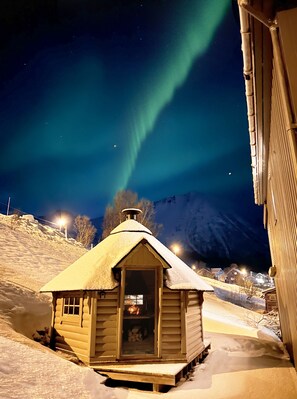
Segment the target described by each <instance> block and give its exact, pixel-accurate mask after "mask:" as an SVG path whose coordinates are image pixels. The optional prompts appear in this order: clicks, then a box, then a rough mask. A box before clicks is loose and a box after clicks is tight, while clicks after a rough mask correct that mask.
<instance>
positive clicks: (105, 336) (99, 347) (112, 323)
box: [93, 288, 119, 361]
mask: <svg viewBox="0 0 297 399" xmlns="http://www.w3.org/2000/svg"><path fill="white" fill-rule="evenodd" d="M118 292H119V289H118V288H116V289H114V290H113V291H106V292H105V293H104V294H103V295H101V298H100V293H99V294H97V298H96V303H97V306H96V308H97V312H96V320H95V322H96V329H93V331H95V333H96V339H95V358H100V360H101V361H104V360H106V361H107V360H115V359H116V355H117V332H118V310H117V308H118V301H119V298H118ZM94 360H95V359H94Z"/></svg>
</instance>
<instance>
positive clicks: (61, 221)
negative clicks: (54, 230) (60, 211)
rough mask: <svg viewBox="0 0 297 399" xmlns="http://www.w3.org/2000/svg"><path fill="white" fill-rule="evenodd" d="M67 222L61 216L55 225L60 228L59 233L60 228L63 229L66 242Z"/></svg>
mask: <svg viewBox="0 0 297 399" xmlns="http://www.w3.org/2000/svg"><path fill="white" fill-rule="evenodd" d="M67 222H68V220H67V219H66V218H65V217H63V216H61V217H60V218H59V219H58V220H57V222H56V223H57V225H58V226H59V228H60V231H62V228H64V234H65V238H66V240H67V238H68V237H67Z"/></svg>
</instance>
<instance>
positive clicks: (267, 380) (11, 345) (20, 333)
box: [0, 216, 297, 399]
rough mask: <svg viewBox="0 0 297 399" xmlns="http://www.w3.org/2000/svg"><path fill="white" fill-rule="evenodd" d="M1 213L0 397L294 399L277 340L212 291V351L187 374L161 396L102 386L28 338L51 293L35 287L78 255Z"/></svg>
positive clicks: (42, 319) (208, 316) (207, 309)
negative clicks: (16, 225)
mask: <svg viewBox="0 0 297 399" xmlns="http://www.w3.org/2000/svg"><path fill="white" fill-rule="evenodd" d="M5 218H6V217H4V216H3V217H1V218H0V243H1V251H0V252H1V253H0V270H1V274H0V284H1V286H0V331H1V335H0V398H1V399H43V398H44V399H45V398H46V399H51V398H53V399H64V398H65V399H66V398H67V399H68V398H77V399H84V398H88V399H89V398H91V399H93V398H94V399H95V398H96V399H109V398H117V399H141V398H143V399H144V398H156V399H157V398H160V397H164V398H166V399H167V398H168V399H195V398H197V399H198V398H199V399H235V398H240V399H280V398H282V399H296V398H297V380H296V372H295V369H294V368H293V366H292V364H291V363H290V361H289V359H288V356H287V354H286V352H285V350H284V348H283V345H282V343H281V342H280V341H279V340H278V338H277V337H276V336H275V335H274V334H273V333H272V332H271V331H270V330H267V329H263V328H261V329H257V328H254V327H252V326H250V325H249V318H251V317H256V316H257V314H256V313H254V312H252V311H249V310H247V309H244V308H241V307H238V306H235V305H233V304H231V303H228V302H225V301H223V300H221V299H218V298H216V297H215V295H214V294H213V293H209V294H208V293H207V294H205V302H204V304H203V307H204V310H203V315H204V317H203V321H204V335H205V338H206V339H209V338H210V339H211V342H212V349H211V351H210V354H209V355H208V356H207V358H206V359H205V361H204V362H203V363H201V364H199V365H197V366H196V367H195V369H194V372H193V373H192V374H191V375H190V378H189V379H188V380H186V381H181V382H180V383H179V384H178V386H177V387H175V388H172V389H170V391H169V392H168V393H165V394H155V393H151V392H144V391H139V390H136V389H135V390H128V389H125V388H116V389H114V388H108V387H105V386H104V385H103V384H102V382H103V381H104V379H103V377H101V376H100V375H98V374H96V373H95V372H94V371H92V370H90V369H88V368H86V367H84V366H79V365H76V364H73V363H71V362H70V361H67V360H65V359H64V358H62V357H60V356H59V355H58V354H57V353H55V352H53V351H51V350H49V349H47V348H45V347H42V346H41V345H39V344H38V343H36V342H34V341H32V340H31V339H29V337H31V335H32V333H33V332H34V330H35V328H36V327H37V326H38V328H39V326H41V327H44V326H45V325H46V324H45V323H47V321H48V318H49V317H50V306H49V305H50V297H49V296H47V295H44V294H43V295H41V294H38V293H37V292H36V290H38V288H39V287H40V285H41V284H43V283H45V282H46V281H48V280H50V278H51V277H52V276H53V275H55V274H56V273H57V271H59V270H63V268H64V267H66V266H68V264H70V263H71V262H73V260H74V259H73V258H75V256H77V257H78V256H80V254H79V253H74V252H75V251H76V249H75V250H73V252H72V251H71V250H69V249H68V248H69V247H70V248H74V247H73V246H72V245H70V244H68V243H67V242H65V241H63V240H62V238H61V237H60V238H53V239H52V240H50V239H49V238H48V237H47V234H44V235H42V234H40V233H39V232H38V234H37V233H36V232H35V231H34V230H33V228H32V230H31V231H29V230H26V229H24V230H22V229H21V228H18V229H17V230H11V229H10V228H9V223H8V222H7V220H5V224H3V223H2V222H3V219H5ZM38 230H39V229H38ZM77 248H78V249H79V250H80V251H83V250H82V249H81V248H79V247H77ZM67 262H68V263H67ZM34 288H35V289H34ZM249 316H250V317H249ZM155 367H156V369H158V371H160V370H161V367H162V366H160V365H156V366H155Z"/></svg>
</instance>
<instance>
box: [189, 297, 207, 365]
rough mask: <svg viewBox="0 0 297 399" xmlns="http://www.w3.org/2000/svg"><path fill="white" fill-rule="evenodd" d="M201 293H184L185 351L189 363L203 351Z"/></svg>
mask: <svg viewBox="0 0 297 399" xmlns="http://www.w3.org/2000/svg"><path fill="white" fill-rule="evenodd" d="M202 295H203V294H202V293H201V292H197V291H190V292H189V293H186V296H187V304H186V315H185V317H186V350H187V360H188V361H189V362H190V361H192V360H193V359H194V358H195V357H197V356H199V355H200V353H202V352H203V350H204V343H203V330H202V312H201V310H202Z"/></svg>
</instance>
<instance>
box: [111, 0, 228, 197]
mask: <svg viewBox="0 0 297 399" xmlns="http://www.w3.org/2000/svg"><path fill="white" fill-rule="evenodd" d="M227 6H228V1H227V0H220V1H219V2H218V1H216V0H209V1H203V2H199V1H195V2H191V7H187V8H186V7H183V10H180V13H179V21H176V25H175V26H174V28H175V30H174V32H171V37H170V38H168V41H169V43H170V44H169V45H168V43H166V45H165V46H164V47H165V49H164V52H163V53H162V55H161V56H160V57H159V59H158V60H157V61H156V63H154V65H152V66H151V68H150V71H149V72H148V76H147V77H146V78H145V82H144V85H143V90H140V93H139V95H138V96H137V98H136V99H135V100H134V103H133V104H132V105H131V108H132V109H133V116H132V118H131V119H132V123H131V130H130V132H131V133H130V134H131V136H130V143H129V144H130V145H129V149H128V151H127V153H126V155H125V157H124V162H123V163H124V165H125V166H124V167H123V168H122V173H121V174H119V176H118V179H117V181H116V186H115V188H114V193H113V194H115V192H117V191H118V190H121V189H125V188H127V185H128V183H129V179H130V177H131V175H132V173H133V170H134V168H135V165H136V162H137V158H138V154H139V152H140V149H141V146H142V144H143V143H144V141H145V139H146V138H147V136H148V135H149V134H150V133H151V132H152V130H153V129H154V126H155V124H156V122H157V120H158V117H159V115H160V114H161V112H162V110H163V109H164V108H165V107H166V106H167V105H168V104H169V103H170V102H171V100H172V99H173V97H174V94H175V93H176V91H177V90H178V88H179V87H181V86H182V85H183V83H184V82H185V81H186V79H187V76H188V74H189V72H190V70H191V67H192V65H193V63H194V62H195V61H196V59H197V57H199V56H201V55H203V54H204V52H205V51H206V50H207V49H208V47H209V45H210V44H211V41H212V39H213V37H214V34H215V32H216V29H217V27H218V26H219V24H220V23H221V21H222V20H223V18H224V16H225V13H226V11H227ZM172 25H174V24H172Z"/></svg>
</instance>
